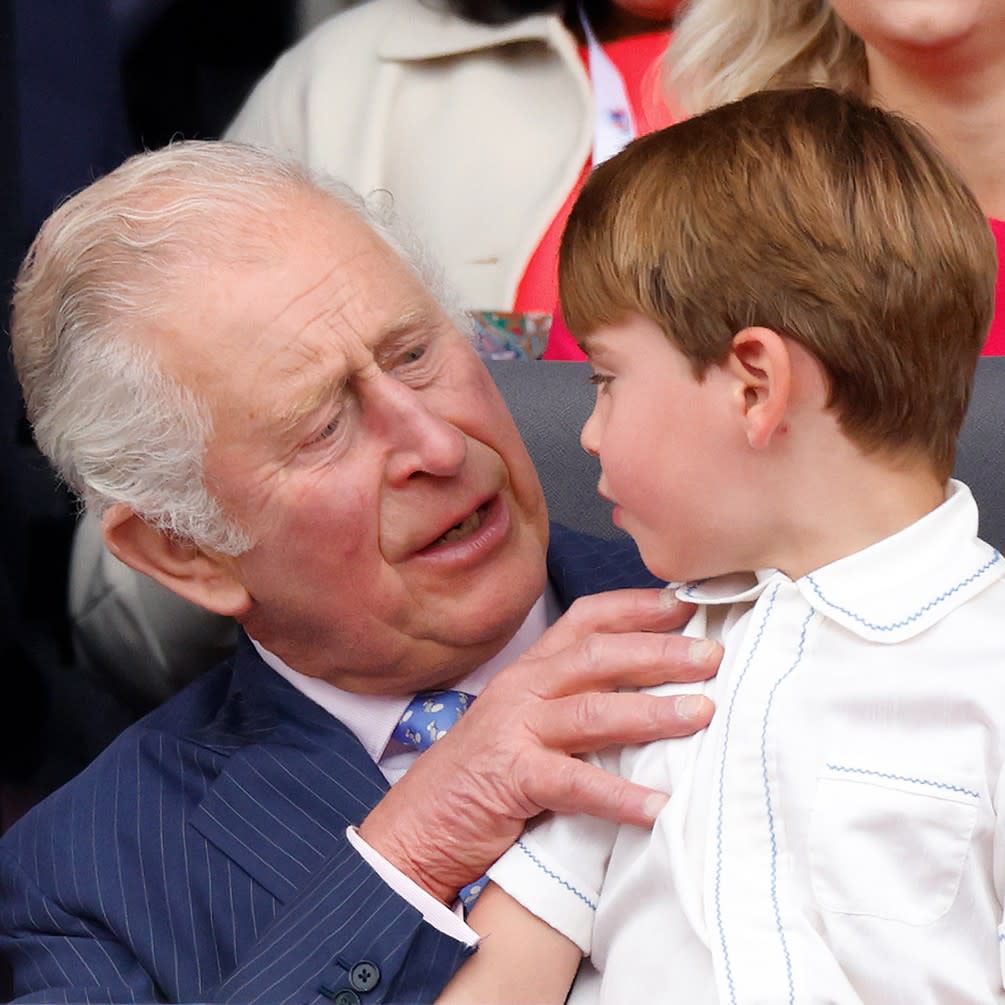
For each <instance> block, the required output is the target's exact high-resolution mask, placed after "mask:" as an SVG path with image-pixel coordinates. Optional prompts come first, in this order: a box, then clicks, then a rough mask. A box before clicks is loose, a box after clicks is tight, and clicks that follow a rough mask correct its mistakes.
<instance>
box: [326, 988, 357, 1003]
mask: <svg viewBox="0 0 1005 1005" xmlns="http://www.w3.org/2000/svg"><path fill="white" fill-rule="evenodd" d="M332 1001H333V1002H334V1003H335V1005H360V1002H359V995H358V994H356V992H355V991H350V990H349V989H348V988H343V989H342V990H341V991H337V992H335V994H334V995H333V996H332Z"/></svg>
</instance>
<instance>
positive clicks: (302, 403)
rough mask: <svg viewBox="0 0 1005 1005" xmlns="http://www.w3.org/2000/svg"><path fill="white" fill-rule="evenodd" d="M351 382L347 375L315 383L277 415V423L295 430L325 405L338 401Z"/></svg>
mask: <svg viewBox="0 0 1005 1005" xmlns="http://www.w3.org/2000/svg"><path fill="white" fill-rule="evenodd" d="M348 383H349V381H348V379H347V378H346V377H345V375H342V376H338V377H331V378H329V379H328V380H324V381H322V382H321V383H319V384H315V385H313V386H312V387H311V388H310V389H309V390H308V391H307V392H306V394H304V395H302V396H301V397H299V398H297V400H296V401H294V402H293V403H292V404H291V405H290V406H289V408H286V409H284V411H283V412H281V413H280V415H279V416H278V417H277V420H276V422H277V425H278V426H279V428H280V430H282V431H283V432H293V431H295V430H296V429H297V428H299V426H300V425H301V424H302V423H303V422H304V420H305V419H307V417H308V416H311V415H313V414H314V413H315V412H318V411H320V410H321V409H322V408H324V406H325V405H330V404H332V403H334V402H337V401H338V400H339V399H340V398H342V397H343V396H344V395H345V392H346V385H347V384H348Z"/></svg>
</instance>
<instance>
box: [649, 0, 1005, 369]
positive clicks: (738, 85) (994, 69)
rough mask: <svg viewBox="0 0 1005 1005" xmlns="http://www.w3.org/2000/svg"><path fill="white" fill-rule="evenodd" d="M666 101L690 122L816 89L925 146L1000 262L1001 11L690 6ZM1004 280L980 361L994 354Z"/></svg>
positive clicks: (883, 5) (891, 2) (722, 2)
mask: <svg viewBox="0 0 1005 1005" xmlns="http://www.w3.org/2000/svg"><path fill="white" fill-rule="evenodd" d="M665 74H666V80H667V94H668V99H667V100H668V104H669V105H670V107H671V108H673V109H675V111H676V114H677V115H678V116H681V115H688V114H695V113H697V112H701V111H704V110H705V109H708V108H711V107H713V106H715V105H720V104H723V103H725V102H727V101H735V100H736V99H738V98H742V97H743V96H744V95H747V94H750V93H752V92H753V91H758V90H762V89H764V88H775V87H798V86H800V85H805V84H821V85H824V86H827V87H831V88H834V89H835V90H839V91H849V92H851V93H853V94H856V95H858V96H859V97H862V98H864V99H866V100H867V101H871V102H872V103H874V104H876V105H879V106H880V107H882V108H886V109H889V110H891V111H895V112H899V113H900V114H901V115H904V116H906V117H908V118H910V119H912V120H914V121H915V122H917V123H918V124H919V125H921V126H922V127H923V128H924V129H925V130H926V131H927V132H928V134H929V135H930V136H931V137H932V138H933V139H934V140H935V142H936V144H937V145H938V146H939V149H940V150H941V151H942V153H943V154H945V155H946V157H947V158H948V159H949V160H950V161H951V162H952V163H953V164H954V166H955V167H956V169H957V170H958V171H959V172H960V173H961V174H962V175H963V177H964V179H965V180H966V182H967V184H968V185H969V186H970V188H971V189H972V191H973V192H974V194H975V195H976V196H977V201H978V202H979V203H980V205H981V207H982V209H983V210H984V212H985V213H986V214H987V216H988V217H989V218H990V223H991V229H992V231H993V232H994V235H995V239H996V241H997V244H998V258H999V263H1001V262H1002V260H1003V259H1005V2H1002V0H954V2H953V3H945V2H942V0H691V2H690V3H688V4H687V5H686V7H683V8H682V10H681V14H680V16H679V18H678V20H677V23H676V29H675V32H674V37H673V39H672V40H671V42H670V46H669V48H668V50H667V53H666V58H665ZM1003 302H1005V272H1003V271H1002V268H1001V265H999V274H998V288H997V304H998V307H997V310H996V312H995V317H994V319H993V321H992V323H991V329H990V332H989V335H988V340H987V342H986V344H985V347H984V355H986V356H1000V355H1003V354H1005V308H1003Z"/></svg>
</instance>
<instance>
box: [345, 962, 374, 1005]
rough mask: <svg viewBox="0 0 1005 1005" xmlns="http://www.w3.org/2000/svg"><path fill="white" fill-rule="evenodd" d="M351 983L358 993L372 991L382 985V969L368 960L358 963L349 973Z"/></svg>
mask: <svg viewBox="0 0 1005 1005" xmlns="http://www.w3.org/2000/svg"><path fill="white" fill-rule="evenodd" d="M349 983H350V984H351V985H352V986H353V987H354V988H355V989H356V990H357V991H372V990H373V989H374V988H375V987H376V986H377V985H378V984H379V983H380V967H378V966H377V964H376V963H368V962H367V961H366V960H363V961H362V962H360V963H357V964H356V966H354V967H353V968H352V970H350V971H349ZM346 1005H348V1003H346Z"/></svg>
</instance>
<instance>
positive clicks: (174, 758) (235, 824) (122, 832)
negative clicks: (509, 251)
mask: <svg viewBox="0 0 1005 1005" xmlns="http://www.w3.org/2000/svg"><path fill="white" fill-rule="evenodd" d="M368 212H369V211H368V210H367V209H366V207H365V206H364V205H363V204H362V203H361V202H360V201H359V200H358V199H356V198H355V197H354V196H353V195H352V194H351V193H350V192H348V191H344V190H342V189H340V188H337V187H331V188H328V187H322V186H321V185H320V184H319V183H316V182H314V181H312V180H311V179H310V178H308V177H307V176H306V175H305V174H304V172H303V171H302V169H300V168H297V167H295V166H292V165H289V164H285V163H283V162H280V161H277V160H275V159H274V158H272V157H271V156H270V155H267V154H264V153H260V152H257V151H254V150H252V149H250V148H245V147H240V146H236V145H229V144H222V143H220V144H213V143H204V144H198V143H197V144H179V145H176V146H174V147H172V148H169V149H167V150H163V151H159V152H156V153H151V154H144V155H141V156H139V157H136V158H133V159H132V160H131V161H128V162H127V163H126V164H125V165H124V166H123V167H121V168H120V169H119V170H117V171H115V172H113V173H112V174H111V175H109V176H107V177H106V178H104V179H102V180H101V181H98V182H97V183H95V184H94V185H92V186H91V187H90V188H89V189H87V190H85V191H84V192H83V193H81V194H80V195H78V196H77V197H76V198H74V199H73V200H71V201H70V202H69V203H67V204H66V205H64V206H63V207H62V208H61V209H59V210H58V211H57V212H56V213H55V214H54V215H53V217H52V218H51V219H50V220H49V222H48V223H47V224H46V226H45V227H44V228H43V230H42V231H41V233H40V235H39V237H38V238H37V239H36V242H35V245H34V246H33V249H32V251H31V253H30V255H29V257H28V259H27V260H26V262H25V265H24V266H23V268H22V272H21V275H20V278H19V284H18V289H17V292H16V297H15V314H14V326H13V343H14V349H15V359H16V364H17V367H18V371H19V374H20V377H21V380H22V384H23V387H24V391H25V396H26V400H27V403H28V407H29V411H30V414H31V417H32V421H33V423H34V426H35V431H36V436H37V438H38V441H39V443H40V445H41V446H42V447H43V449H44V450H45V452H46V453H47V454H48V456H49V457H50V458H51V459H52V460H53V462H54V463H55V464H56V465H57V467H58V468H59V470H60V471H61V473H62V474H63V476H64V477H65V478H66V479H67V480H68V481H69V483H70V484H71V485H73V486H74V487H75V488H76V489H77V490H78V491H79V492H80V493H81V494H82V495H83V496H84V498H85V499H86V501H87V504H88V506H89V507H90V508H91V509H92V510H93V511H95V512H96V513H98V514H99V516H100V519H101V524H102V528H103V533H104V537H105V540H106V541H107V543H108V546H109V548H110V549H111V550H112V551H113V552H114V554H115V555H117V556H118V557H119V558H121V559H122V560H123V561H125V562H127V563H128V564H129V565H131V566H132V567H134V568H136V569H138V570H140V571H142V572H144V573H146V574H147V575H149V576H151V577H153V579H155V580H157V581H158V582H160V583H161V584H163V585H165V586H167V587H168V588H169V589H170V590H172V591H174V592H175V593H176V594H178V595H179V596H181V597H184V598H187V599H189V600H192V601H195V602H196V603H198V604H200V605H202V606H203V607H205V608H207V609H208V610H210V611H214V612H217V613H219V614H224V615H229V616H232V617H234V618H236V619H237V620H238V621H239V622H240V623H241V625H242V627H243V630H244V633H245V634H244V637H243V639H242V642H241V644H240V646H239V649H238V652H237V654H236V655H235V657H234V658H233V659H232V660H231V661H230V663H229V664H227V665H225V666H223V667H221V668H219V669H218V670H216V671H213V672H211V673H209V674H207V675H205V676H203V677H201V678H200V679H199V680H198V681H196V683H194V684H193V685H192V686H190V687H189V688H188V689H186V690H185V691H183V692H182V693H181V694H179V695H178V696H177V697H176V698H174V699H172V700H171V701H170V702H168V703H167V704H166V705H164V706H162V707H161V708H159V709H158V710H156V711H155V712H154V713H152V714H151V715H150V716H148V717H147V718H146V719H144V720H142V721H141V722H140V723H138V724H137V725H136V726H134V727H133V728H131V729H129V730H128V731H127V732H126V733H124V734H123V735H122V736H121V737H119V739H118V740H117V741H116V742H115V743H113V745H112V746H111V747H110V748H109V749H108V750H107V751H106V752H105V753H104V754H103V755H102V756H101V757H99V758H98V760H97V761H96V762H95V763H94V764H92V765H91V766H90V768H88V769H87V770H86V771H85V772H84V773H83V774H82V775H80V776H79V777H78V778H77V779H75V780H74V781H73V782H72V783H71V784H70V785H68V786H66V787H65V788H64V789H62V790H61V791H59V792H57V793H56V794H55V795H54V796H52V797H50V799H49V800H47V801H46V802H44V803H43V804H42V805H40V806H39V807H37V808H36V809H35V811H33V812H32V813H31V814H29V815H28V817H26V818H25V819H24V820H23V821H21V823H20V824H19V825H17V826H15V827H14V828H13V829H12V830H11V831H10V832H9V833H8V834H7V835H6V836H5V838H4V839H3V842H2V845H0V877H2V878H0V931H2V938H0V944H2V948H3V950H4V951H5V952H6V954H7V956H8V959H9V962H10V964H11V966H12V969H13V973H14V983H15V993H16V994H19V995H23V996H29V997H30V998H31V999H32V1000H45V1001H54V1000H60V1001H63V1000H69V1001H83V1000H88V1001H98V1000H100V1001H127V1000H128V1001H132V1000H153V999H156V1000H174V1001H180V1000H199V1001H225V1000H226V1001H239V1002H251V1001H264V1002H286V1001H298V1002H308V1001H322V1000H325V999H330V1000H332V1001H335V1002H338V1003H340V1005H353V1003H355V1002H357V1001H363V1002H376V1001H420V1000H428V999H431V998H433V997H435V995H436V994H437V993H438V991H439V990H440V988H441V987H442V985H443V984H444V983H445V981H446V980H447V978H448V977H449V976H450V975H451V973H452V972H453V970H454V969H455V968H456V967H457V966H458V965H459V963H460V961H461V960H462V959H463V958H464V956H465V955H466V954H467V953H469V952H471V947H472V943H473V942H474V939H473V937H472V936H471V933H470V932H469V931H468V930H467V928H466V926H465V925H464V924H463V921H462V920H461V919H460V918H459V917H458V916H457V914H455V913H454V912H452V911H451V910H450V909H449V907H448V906H447V905H450V904H452V903H453V902H454V901H455V899H456V898H457V896H458V891H459V890H460V889H461V887H462V886H463V885H464V884H467V883H470V882H471V881H473V880H476V879H477V878H478V877H479V876H480V875H481V874H482V872H483V870H484V869H485V868H486V867H487V866H488V864H490V862H491V861H492V860H493V859H494V858H495V857H496V856H497V855H498V854H499V853H500V852H501V851H502V850H503V849H505V848H506V847H507V846H508V845H509V844H510V843H511V842H512V841H513V840H514V838H515V837H516V835H517V834H518V833H519V830H520V828H521V826H522V823H523V821H524V820H525V819H526V818H528V817H530V816H533V815H535V814H536V813H538V812H539V811H540V810H541V809H544V808H549V809H557V810H567V809H582V810H586V811H587V812H592V813H594V814H598V815H602V816H607V817H613V818H617V819H620V820H625V821H629V822H634V823H636V824H639V825H641V826H645V825H647V824H650V823H651V822H652V820H653V817H654V815H655V813H656V811H657V810H658V808H659V806H660V805H662V803H663V802H664V801H665V798H666V797H665V796H664V795H661V794H659V793H654V792H651V791H649V790H646V789H643V788H639V787H637V786H633V785H630V784H628V783H627V782H624V781H622V780H619V779H614V778H613V777H610V776H607V775H605V774H603V773H602V772H600V771H599V770H598V769H595V768H592V767H590V766H589V765H587V764H585V763H584V762H582V761H580V760H578V759H576V758H575V757H573V756H570V755H571V754H574V753H579V752H584V751H588V750H594V749H598V748H600V747H603V746H605V745H608V744H610V743H612V742H644V741H646V740H648V739H651V738H654V737H657V736H669V735H677V734H683V733H690V732H692V731H694V730H695V729H697V728H700V727H701V726H703V725H704V724H705V723H706V722H707V720H708V717H709V715H710V708H709V707H708V706H707V703H706V702H705V700H704V699H695V698H689V699H678V698H672V697H665V698H656V697H652V696H645V695H639V694H634V693H617V691H616V689H617V688H619V687H621V686H632V685H642V684H649V683H653V682H655V681H658V680H664V679H668V678H670V677H674V676H676V677H677V678H678V679H696V678H700V677H705V676H708V675H709V674H710V673H712V672H713V671H714V665H715V663H716V662H717V659H718V653H717V652H716V651H715V650H714V649H712V648H711V647H710V646H709V645H703V644H702V643H700V642H698V643H696V642H694V641H693V640H686V639H682V638H679V637H677V636H674V635H670V634H666V632H667V630H668V629H670V628H673V627H676V626H678V625H679V623H680V622H681V620H682V617H683V615H684V612H682V611H680V610H678V609H676V608H675V607H674V606H672V605H671V604H669V603H667V602H666V601H664V600H663V599H662V597H661V594H660V593H659V591H657V590H655V589H649V590H642V589H635V590H627V591H623V592H619V593H608V594H606V595H600V596H595V597H589V598H586V599H584V600H581V601H577V602H576V603H575V605H574V606H573V607H572V609H571V610H570V611H569V612H568V613H567V614H566V615H565V616H563V617H561V618H559V619H558V620H557V621H556V622H555V623H554V624H553V625H552V626H551V627H550V628H549V627H548V624H549V622H550V621H552V620H554V618H553V611H554V609H555V608H557V607H558V606H567V605H568V604H569V603H571V602H572V600H573V598H574V597H575V595H576V594H577V593H584V592H589V591H591V590H595V589H597V588H600V587H608V586H612V585H620V584H626V583H628V582H629V581H630V580H631V579H632V578H633V577H634V579H635V580H636V582H645V583H648V582H650V580H648V579H647V578H645V576H644V573H643V570H641V567H639V566H638V565H637V556H635V557H634V558H633V557H631V556H630V552H629V550H628V549H627V548H626V547H625V546H624V545H614V546H611V550H610V551H609V552H607V551H605V550H604V546H603V545H601V544H600V543H599V542H591V543H590V544H589V546H585V545H584V543H583V541H582V540H579V539H577V538H576V536H575V535H570V534H569V533H568V532H565V534H564V535H559V534H556V535H554V536H553V540H552V545H551V550H552V556H553V557H555V556H556V555H557V557H559V558H560V559H561V560H562V565H563V575H562V579H561V582H559V581H557V580H556V581H552V583H551V584H550V585H549V584H548V581H547V576H546V566H545V551H546V547H547V544H548V537H549V528H548V524H547V520H546V514H545V508H544V501H543V498H542V494H541V490H540V487H539V484H538V481H537V478H536V475H535V472H534V471H533V469H532V466H531V463H530V460H529V458H528V456H527V454H526V452H525V450H524V447H523V444H522V443H521V441H520V438H519V436H518V434H517V431H516V429H515V427H514V425H513V423H512V420H511V419H510V417H509V415H508V413H507V412H506V410H505V407H504V405H503V404H502V402H501V399H500V398H499V396H498V394H497V393H496V391H495V388H494V386H493V384H492V381H491V379H490V378H489V377H488V375H487V374H486V372H485V370H484V369H483V367H482V365H481V364H480V362H479V361H478V359H477V357H476V356H475V354H474V353H473V351H472V350H471V348H470V346H469V345H468V343H467V341H466V340H465V338H464V336H463V335H462V334H461V333H460V331H459V328H458V324H457V323H456V319H455V318H454V317H452V315H451V312H450V311H449V310H447V309H445V308H444V307H443V306H441V305H440V303H438V302H437V300H436V299H434V298H433V296H431V295H430V293H429V291H428V289H427V286H426V284H425V282H424V281H423V279H422V278H421V271H422V269H421V265H420V264H417V263H416V262H415V261H413V260H412V259H410V258H409V257H408V256H407V255H406V253H405V250H404V249H403V247H402V245H401V243H400V239H399V238H398V237H396V236H395V234H394V233H393V232H392V231H390V230H389V229H388V228H387V226H386V225H385V223H384V222H383V221H381V220H379V219H376V218H372V217H369V216H368ZM577 557H578V559H579V561H578V563H577ZM490 679H492V683H491V684H490V685H489V686H488V687H487V689H486V690H485V692H484V694H483V695H482V696H481V697H480V698H479V699H478V700H477V702H475V703H474V705H473V706H472V709H471V711H470V712H469V713H468V714H467V715H466V716H465V718H463V719H461V720H460V721H459V722H458V723H457V724H456V726H455V727H454V728H453V729H452V730H451V732H450V733H449V734H447V735H446V736H445V737H444V738H443V739H442V741H440V742H438V743H436V744H435V746H430V747H429V749H428V751H426V752H425V753H423V754H422V755H421V756H419V755H418V754H417V750H421V749H422V748H423V747H424V746H429V736H430V735H431V736H432V737H434V738H435V737H436V736H439V735H440V734H441V732H442V731H443V730H444V729H446V728H447V726H448V725H449V723H447V722H441V721H440V720H439V719H437V716H439V715H440V714H441V713H444V709H446V711H449V707H450V706H451V705H460V706H465V705H466V704H468V703H469V702H470V697H469V696H470V695H475V694H479V693H480V692H481V690H482V688H483V687H485V685H486V684H487V683H488V681H489V680H490ZM454 688H456V689H457V690H452V689H454ZM430 689H432V691H433V693H432V694H431V695H425V696H423V695H420V696H419V698H420V701H419V702H418V703H415V702H411V703H410V699H412V697H413V696H414V695H415V694H416V692H426V691H429V690H430ZM443 689H448V690H447V691H446V693H443ZM423 706H424V708H425V711H426V712H429V713H430V714H431V715H432V716H433V718H432V720H431V721H430V722H428V723H426V724H425V725H424V726H423V727H422V728H419V727H418V725H417V723H418V719H417V718H414V717H413V718H411V719H409V716H410V715H411V714H412V709H413V708H420V709H421V708H422V707H423ZM399 720H408V723H409V724H406V725H405V726H404V727H401V726H400V725H399ZM427 730H428V732H427ZM406 769H408V773H407V775H405V771H406ZM403 775H404V777H402V776H403ZM399 779H400V780H399ZM389 782H390V783H394V785H393V788H390V790H389V791H388V789H389ZM354 825H359V829H358V831H357V830H355V828H354Z"/></svg>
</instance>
